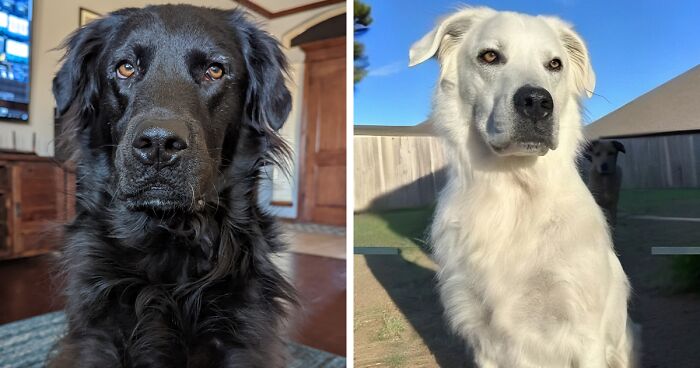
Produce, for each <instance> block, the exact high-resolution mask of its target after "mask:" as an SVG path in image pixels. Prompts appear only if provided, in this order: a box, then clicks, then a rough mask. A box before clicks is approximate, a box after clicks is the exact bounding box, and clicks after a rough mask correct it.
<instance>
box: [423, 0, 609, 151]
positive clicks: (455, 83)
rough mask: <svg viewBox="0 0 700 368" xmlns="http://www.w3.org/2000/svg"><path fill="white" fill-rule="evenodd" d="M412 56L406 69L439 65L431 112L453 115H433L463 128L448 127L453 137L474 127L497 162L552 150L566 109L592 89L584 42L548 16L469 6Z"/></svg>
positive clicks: (425, 39) (443, 24)
mask: <svg viewBox="0 0 700 368" xmlns="http://www.w3.org/2000/svg"><path fill="white" fill-rule="evenodd" d="M409 56H410V65H411V66H413V65H416V64H419V63H422V62H424V61H426V60H428V59H430V58H431V57H433V56H437V58H438V60H439V61H440V65H441V73H440V82H439V86H438V89H437V91H436V101H435V104H436V106H435V107H436V109H442V110H445V109H448V110H451V111H437V112H436V113H437V114H443V115H444V114H448V115H451V116H450V117H449V118H448V119H447V120H449V121H451V122H452V124H456V125H460V124H461V125H462V126H461V127H449V128H450V134H457V135H459V134H460V132H463V133H464V134H468V131H469V129H476V132H478V133H479V134H478V135H479V136H480V137H481V139H482V140H483V142H484V143H486V145H487V146H488V147H489V148H490V151H491V152H493V153H495V154H496V155H497V156H501V157H503V156H512V155H516V156H537V155H540V156H541V155H544V154H546V153H547V152H548V151H549V150H550V149H552V150H554V149H556V148H557V147H558V145H559V143H560V130H561V128H562V122H561V120H562V117H563V116H571V115H567V111H569V110H566V109H568V108H572V107H571V106H570V105H575V108H576V109H578V103H577V102H578V99H579V97H580V96H583V95H584V94H588V96H589V97H590V95H591V94H592V92H593V88H594V85H595V76H594V74H593V70H592V69H591V65H590V61H589V57H588V51H587V49H586V46H585V44H584V42H583V41H582V40H581V38H580V37H579V36H578V35H577V34H576V33H575V32H574V31H573V30H572V28H571V26H570V25H568V24H566V23H564V22H563V21H561V20H559V19H557V18H553V17H544V16H536V17H535V16H529V15H524V14H518V13H513V12H497V11H495V10H492V9H488V8H466V9H463V10H461V11H459V12H457V13H455V14H453V15H451V16H449V17H447V18H445V19H444V20H443V21H441V22H440V23H439V24H438V26H437V27H436V28H435V29H433V30H432V31H431V32H430V33H428V34H427V35H425V36H424V37H423V38H422V39H421V40H419V41H418V42H416V43H415V44H414V45H413V46H412V47H411V51H410V54H409ZM439 100H450V102H444V103H448V104H450V105H449V106H448V107H445V106H440V104H441V102H440V101H439ZM565 110H566V111H565ZM576 111H578V110H576ZM577 114H578V113H577ZM576 123H577V124H578V123H579V122H578V121H576Z"/></svg>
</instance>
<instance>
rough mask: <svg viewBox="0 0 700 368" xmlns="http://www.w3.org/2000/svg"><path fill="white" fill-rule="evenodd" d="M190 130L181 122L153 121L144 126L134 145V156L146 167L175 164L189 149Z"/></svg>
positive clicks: (138, 133)
mask: <svg viewBox="0 0 700 368" xmlns="http://www.w3.org/2000/svg"><path fill="white" fill-rule="evenodd" d="M188 133H189V132H188V129H187V126H186V125H185V123H184V122H181V121H153V122H146V123H145V124H142V126H141V127H140V129H139V131H138V132H137V134H136V138H135V139H134V141H133V143H132V147H133V149H134V155H135V156H136V158H137V159H138V160H139V161H141V162H142V163H144V164H146V165H154V164H159V165H160V166H167V165H170V164H173V163H175V161H177V159H178V158H179V157H180V155H181V154H182V152H183V151H184V150H186V149H187V146H188V143H187V135H188Z"/></svg>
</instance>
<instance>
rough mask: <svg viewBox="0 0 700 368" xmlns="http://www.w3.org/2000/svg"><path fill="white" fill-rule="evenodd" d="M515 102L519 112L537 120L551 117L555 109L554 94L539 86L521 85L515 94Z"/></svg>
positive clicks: (516, 109)
mask: <svg viewBox="0 0 700 368" xmlns="http://www.w3.org/2000/svg"><path fill="white" fill-rule="evenodd" d="M513 103H514V104H515V111H517V112H518V114H520V115H522V116H524V117H526V118H529V119H533V120H535V121H538V120H542V119H544V118H547V117H550V116H551V115H552V111H553V110H554V101H553V100H552V95H550V94H549V92H547V90H546V89H544V88H539V87H532V86H524V87H520V89H518V90H517V91H516V92H515V96H513Z"/></svg>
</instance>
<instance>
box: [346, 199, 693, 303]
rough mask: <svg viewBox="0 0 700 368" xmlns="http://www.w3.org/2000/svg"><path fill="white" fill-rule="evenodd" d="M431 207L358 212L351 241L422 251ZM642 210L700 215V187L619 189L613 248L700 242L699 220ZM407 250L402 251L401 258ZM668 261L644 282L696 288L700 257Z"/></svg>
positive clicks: (640, 249)
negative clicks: (665, 268) (676, 219)
mask: <svg viewBox="0 0 700 368" xmlns="http://www.w3.org/2000/svg"><path fill="white" fill-rule="evenodd" d="M433 210H434V207H432V206H431V207H425V208H416V209H404V210H395V211H387V212H381V213H362V214H357V215H355V229H354V232H355V246H356V247H395V248H401V249H402V250H404V251H408V250H415V249H417V248H422V249H423V250H425V249H426V242H425V241H426V239H427V234H428V229H429V227H430V222H431V221H432V216H433ZM640 215H655V216H668V217H697V218H700V189H678V190H623V191H622V192H621V193H620V202H619V205H618V227H617V230H616V234H615V235H616V236H615V246H616V248H617V249H626V250H628V251H629V252H630V253H637V254H640V255H641V254H648V253H649V252H650V249H651V247H652V246H700V225H699V224H698V223H697V222H695V223H694V222H667V221H650V220H639V219H634V218H633V217H634V216H640ZM410 253H411V252H406V253H404V258H406V255H407V254H410ZM669 261H671V262H672V266H671V268H672V269H673V270H674V272H673V275H666V276H668V277H665V278H666V279H664V277H662V278H660V277H659V275H658V274H659V273H660V272H657V271H656V270H652V269H651V268H650V269H649V270H648V275H647V276H644V278H645V281H644V282H645V283H648V284H650V285H651V284H656V285H663V284H665V285H680V287H679V288H681V289H686V288H688V287H690V288H700V256H673V257H671V258H670V259H669ZM630 263H634V261H633V262H630ZM634 266H635V265H634V264H631V265H630V267H634ZM642 273H643V272H642ZM661 273H663V274H668V272H661Z"/></svg>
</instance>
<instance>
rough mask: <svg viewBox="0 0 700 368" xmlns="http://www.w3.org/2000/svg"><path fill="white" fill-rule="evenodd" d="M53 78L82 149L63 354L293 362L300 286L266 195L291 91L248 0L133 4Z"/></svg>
mask: <svg viewBox="0 0 700 368" xmlns="http://www.w3.org/2000/svg"><path fill="white" fill-rule="evenodd" d="M65 48H66V56H65V58H64V62H63V65H62V67H61V69H60V71H59V72H58V74H57V75H56V77H55V79H54V87H53V89H54V95H55V97H56V101H57V105H58V112H59V114H60V115H61V118H62V121H63V122H64V124H65V125H66V127H67V131H66V132H65V133H64V135H67V136H68V137H69V138H72V139H71V141H72V144H74V145H75V146H76V147H78V149H77V155H76V156H77V158H76V160H77V162H78V177H79V179H78V214H77V217H76V219H75V220H74V222H73V223H72V224H70V225H69V226H68V227H67V230H66V232H67V244H66V247H65V250H64V256H65V261H64V264H63V267H64V269H65V270H66V297H67V305H66V314H67V318H68V332H67V335H66V336H65V338H64V339H63V340H62V341H61V342H60V343H59V345H58V346H57V349H56V351H55V352H54V353H53V356H52V358H51V361H50V364H49V366H50V367H71V368H73V367H76V368H77V367H80V368H86V367H95V368H112V367H193V368H204V367H280V366H283V365H284V363H285V351H286V349H285V347H286V345H285V342H284V340H283V335H282V334H281V332H282V331H281V330H282V328H283V327H284V325H285V318H286V316H287V314H288V311H289V310H290V308H289V307H290V306H293V305H294V301H295V297H294V295H295V293H294V290H293V288H292V286H291V285H290V284H289V283H288V282H287V281H286V280H285V278H284V277H283V276H282V275H281V273H280V272H279V271H278V269H277V268H276V267H275V266H274V265H273V263H272V261H271V256H272V255H273V254H274V253H275V252H277V251H279V250H280V249H281V248H282V243H281V242H280V241H279V240H278V236H277V234H278V233H277V230H276V228H275V225H274V222H273V219H272V218H271V217H270V216H269V215H268V214H266V213H265V212H264V211H263V210H261V208H260V207H259V206H258V198H257V190H258V181H259V178H260V176H261V174H262V171H263V168H264V166H265V165H268V164H270V163H276V162H278V161H283V160H282V159H280V158H283V157H285V152H287V150H286V149H285V146H284V144H283V142H282V140H281V138H279V136H278V135H277V133H276V130H278V129H279V128H280V126H281V125H282V124H283V122H284V121H285V119H286V117H287V115H288V114H289V110H290V107H291V105H290V104H291V97H290V94H289V91H288V90H287V88H286V87H285V76H286V72H285V67H286V61H285V58H284V56H283V54H282V52H281V50H280V48H279V45H278V43H277V42H276V41H275V40H274V39H273V38H272V37H271V36H270V35H268V34H267V33H265V32H263V31H261V30H259V29H258V28H257V27H256V26H254V25H253V24H252V23H251V22H250V21H248V20H247V19H246V18H245V16H244V14H243V13H242V12H240V11H236V10H234V11H223V10H215V9H206V8H197V7H192V6H182V5H177V6H171V5H168V6H152V7H147V8H144V9H123V10H119V11H116V12H114V13H111V14H109V15H108V16H106V17H105V18H103V19H100V20H97V21H95V22H93V23H91V24H90V25H88V26H86V27H85V28H83V29H80V30H78V31H76V32H75V33H74V34H73V35H72V36H70V38H69V39H68V40H67V42H66V45H65Z"/></svg>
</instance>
